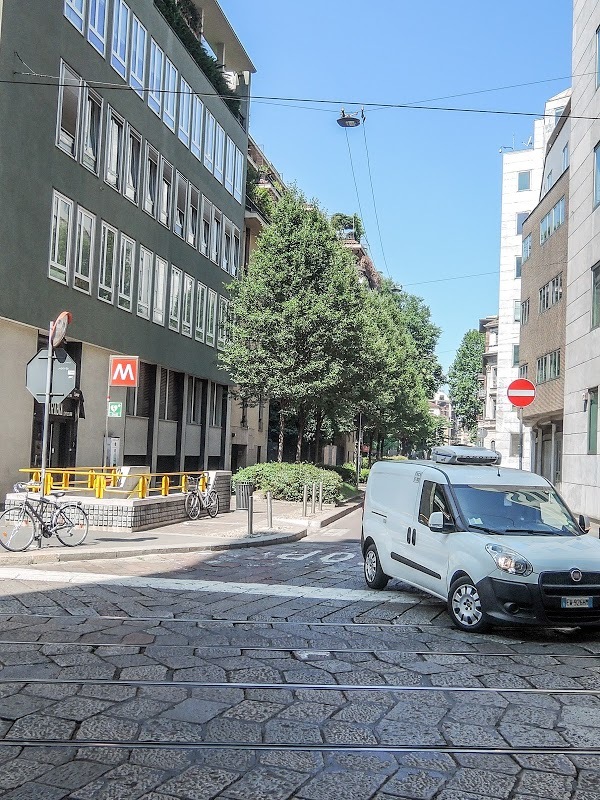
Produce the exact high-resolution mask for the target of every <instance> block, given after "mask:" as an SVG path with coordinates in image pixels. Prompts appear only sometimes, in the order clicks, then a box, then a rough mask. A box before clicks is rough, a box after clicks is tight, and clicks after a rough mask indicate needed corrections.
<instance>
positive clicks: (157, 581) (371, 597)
mask: <svg viewBox="0 0 600 800" xmlns="http://www.w3.org/2000/svg"><path fill="white" fill-rule="evenodd" d="M2 578H4V579H6V580H22V581H28V582H29V583H31V582H35V583H58V584H63V585H64V586H69V585H71V586H85V585H91V586H93V585H94V584H102V585H105V584H109V585H113V586H129V587H131V588H134V589H165V590H168V591H178V592H218V593H221V592H227V593H229V594H249V595H255V594H258V595H263V596H264V595H266V596H269V597H306V598H311V599H319V600H347V601H348V602H349V603H354V602H357V601H359V600H368V601H371V602H378V603H413V604H414V603H416V602H417V598H416V597H415V595H412V594H408V593H407V592H393V593H392V592H376V591H371V590H370V589H339V588H335V587H331V588H325V587H317V586H291V585H290V584H281V583H280V584H269V583H234V582H230V581H203V580H185V579H182V578H156V577H152V576H150V577H144V576H131V575H110V574H105V573H97V574H95V573H91V572H54V571H52V570H37V569H26V568H19V567H14V568H12V567H0V587H1V580H2ZM30 589H31V587H30V586H27V587H24V593H25V592H27V591H30Z"/></svg>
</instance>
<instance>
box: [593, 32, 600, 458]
mask: <svg viewBox="0 0 600 800" xmlns="http://www.w3.org/2000/svg"><path fill="white" fill-rule="evenodd" d="M598 86H600V28H598V30H597V31H596V89H597V88H598ZM595 452H596V451H595V450H594V453H595Z"/></svg>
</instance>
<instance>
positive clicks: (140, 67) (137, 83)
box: [129, 15, 148, 97]
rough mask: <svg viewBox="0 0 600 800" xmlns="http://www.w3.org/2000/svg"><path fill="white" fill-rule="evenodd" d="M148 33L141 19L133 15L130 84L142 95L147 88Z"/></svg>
mask: <svg viewBox="0 0 600 800" xmlns="http://www.w3.org/2000/svg"><path fill="white" fill-rule="evenodd" d="M147 39H148V34H147V32H146V28H144V26H143V25H142V23H141V22H140V21H139V19H138V18H137V17H136V16H135V15H132V20H131V60H130V69H129V85H130V86H131V87H132V88H133V89H134V91H136V92H137V93H138V94H139V96H140V97H143V96H144V89H145V88H146V86H145V84H146V42H147Z"/></svg>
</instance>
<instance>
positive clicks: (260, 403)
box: [258, 395, 265, 431]
mask: <svg viewBox="0 0 600 800" xmlns="http://www.w3.org/2000/svg"><path fill="white" fill-rule="evenodd" d="M264 416H265V403H264V400H263V399H262V395H261V396H260V397H259V398H258V430H259V431H262V430H263V428H264Z"/></svg>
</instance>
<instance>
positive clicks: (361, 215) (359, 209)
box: [344, 128, 371, 250]
mask: <svg viewBox="0 0 600 800" xmlns="http://www.w3.org/2000/svg"><path fill="white" fill-rule="evenodd" d="M344 133H345V134H346V144H347V145H348V156H349V158H350V169H351V171H352V179H353V181H354V189H355V190H356V202H357V203H358V212H359V214H360V218H361V220H362V222H363V227H366V226H365V221H364V220H365V218H364V215H363V211H362V207H361V204H360V194H359V192H358V183H357V182H356V172H355V171H354V161H353V159H352V149H351V148H350V138H349V137H348V129H347V128H344ZM364 237H365V241H366V243H367V246H368V248H369V250H370V249H371V245H370V244H369V239H368V237H367V232H366V230H365V233H364Z"/></svg>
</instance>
